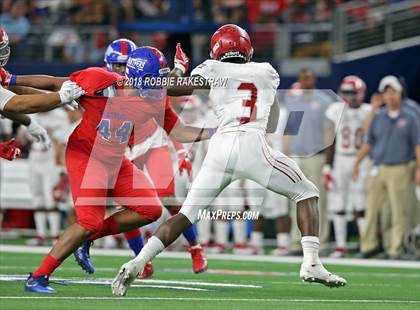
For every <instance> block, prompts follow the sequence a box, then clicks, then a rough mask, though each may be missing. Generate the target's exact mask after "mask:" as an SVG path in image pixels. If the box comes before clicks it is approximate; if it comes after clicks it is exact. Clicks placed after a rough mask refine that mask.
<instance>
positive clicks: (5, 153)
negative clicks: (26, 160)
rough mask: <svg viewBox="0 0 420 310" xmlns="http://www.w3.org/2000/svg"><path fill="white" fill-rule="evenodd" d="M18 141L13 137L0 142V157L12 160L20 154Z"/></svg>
mask: <svg viewBox="0 0 420 310" xmlns="http://www.w3.org/2000/svg"><path fill="white" fill-rule="evenodd" d="M20 146H21V145H20V143H18V142H16V140H15V139H12V140H9V141H6V142H3V143H0V157H2V158H4V159H7V160H13V159H16V158H18V157H20V155H21V150H20Z"/></svg>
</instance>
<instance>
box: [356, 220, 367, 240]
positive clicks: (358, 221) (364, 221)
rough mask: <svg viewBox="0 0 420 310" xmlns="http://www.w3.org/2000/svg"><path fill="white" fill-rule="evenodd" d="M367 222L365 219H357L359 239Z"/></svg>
mask: <svg viewBox="0 0 420 310" xmlns="http://www.w3.org/2000/svg"><path fill="white" fill-rule="evenodd" d="M365 224H366V220H365V218H364V217H359V218H358V219H357V229H358V230H359V237H360V236H361V235H362V233H363V230H364V229H365Z"/></svg>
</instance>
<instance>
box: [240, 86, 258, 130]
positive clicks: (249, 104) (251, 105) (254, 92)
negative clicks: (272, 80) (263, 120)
mask: <svg viewBox="0 0 420 310" xmlns="http://www.w3.org/2000/svg"><path fill="white" fill-rule="evenodd" d="M238 90H249V91H250V92H251V97H250V98H249V99H248V100H243V103H242V106H244V107H249V108H250V112H249V117H241V118H239V122H240V123H241V124H242V125H243V124H246V123H249V122H251V121H253V120H255V119H256V117H257V107H256V106H255V102H256V101H257V95H258V91H257V88H256V87H255V85H254V84H252V83H241V85H239V87H238Z"/></svg>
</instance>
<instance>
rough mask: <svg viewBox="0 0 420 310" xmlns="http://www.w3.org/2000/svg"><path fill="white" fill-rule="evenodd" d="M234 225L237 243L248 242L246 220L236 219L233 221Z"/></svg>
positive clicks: (234, 237) (234, 236)
mask: <svg viewBox="0 0 420 310" xmlns="http://www.w3.org/2000/svg"><path fill="white" fill-rule="evenodd" d="M232 225H233V240H234V243H235V244H245V243H246V222H245V221H241V220H236V221H233V222H232Z"/></svg>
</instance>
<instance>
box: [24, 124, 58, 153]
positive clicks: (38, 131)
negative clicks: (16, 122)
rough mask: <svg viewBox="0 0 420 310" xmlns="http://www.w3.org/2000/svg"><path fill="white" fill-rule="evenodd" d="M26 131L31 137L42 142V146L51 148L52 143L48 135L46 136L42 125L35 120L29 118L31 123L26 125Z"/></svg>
mask: <svg viewBox="0 0 420 310" xmlns="http://www.w3.org/2000/svg"><path fill="white" fill-rule="evenodd" d="M28 132H29V135H30V136H31V137H32V138H34V139H35V140H37V141H38V142H41V143H42V144H44V146H45V147H46V148H47V149H50V148H51V146H52V143H51V139H50V137H49V136H48V133H47V131H46V130H45V129H44V128H43V127H41V126H40V125H39V124H38V123H37V122H35V121H34V120H33V119H32V120H31V123H30V124H29V126H28Z"/></svg>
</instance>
